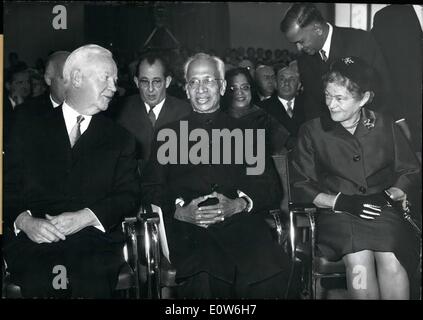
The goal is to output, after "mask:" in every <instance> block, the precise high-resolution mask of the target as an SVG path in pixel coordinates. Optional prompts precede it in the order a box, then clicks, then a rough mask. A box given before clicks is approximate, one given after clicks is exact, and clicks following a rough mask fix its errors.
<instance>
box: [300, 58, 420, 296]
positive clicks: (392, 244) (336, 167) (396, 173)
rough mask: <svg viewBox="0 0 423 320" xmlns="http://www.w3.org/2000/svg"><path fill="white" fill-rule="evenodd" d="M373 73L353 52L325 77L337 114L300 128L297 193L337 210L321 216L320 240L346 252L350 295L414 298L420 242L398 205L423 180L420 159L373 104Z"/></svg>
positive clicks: (335, 255) (337, 252)
mask: <svg viewBox="0 0 423 320" xmlns="http://www.w3.org/2000/svg"><path fill="white" fill-rule="evenodd" d="M372 72H373V71H372V69H371V68H370V67H369V66H368V65H367V63H366V62H365V61H363V60H361V59H359V58H356V57H347V58H343V59H339V60H338V61H335V62H334V63H333V64H332V67H331V69H330V71H329V72H328V74H326V75H325V76H324V88H325V95H326V104H327V106H328V108H329V111H330V115H327V116H322V117H320V118H316V119H313V120H311V121H309V122H307V123H306V124H304V126H303V127H302V129H301V130H300V135H299V140H298V144H297V147H296V149H295V151H294V155H293V165H294V168H296V169H297V170H296V171H297V172H298V174H299V176H300V177H301V178H299V179H298V181H296V182H295V184H294V186H295V189H294V192H295V194H297V195H299V196H300V199H297V200H301V201H307V202H313V203H314V204H315V205H316V206H317V207H319V208H331V209H332V210H327V211H328V212H330V214H329V213H320V214H318V216H317V229H318V239H317V240H318V243H319V245H320V248H321V249H322V251H323V254H324V255H325V256H326V257H327V258H328V259H329V260H334V261H335V260H339V259H341V258H342V259H343V261H344V263H345V265H346V272H347V287H348V292H349V294H350V297H351V298H356V299H408V298H409V287H410V282H409V277H410V276H411V275H412V273H414V272H415V271H416V269H417V266H418V264H417V263H418V256H419V253H418V252H419V251H418V245H419V243H418V240H417V238H416V237H415V232H414V230H413V229H412V227H411V225H410V224H409V223H408V222H406V221H405V220H404V219H403V217H402V212H401V210H400V209H399V208H398V207H401V204H402V203H403V202H404V201H405V200H406V198H407V195H408V194H409V193H410V191H412V190H413V188H417V187H418V185H419V179H420V165H419V163H418V160H417V158H416V157H415V154H414V153H413V151H412V149H411V147H410V145H409V144H408V141H407V139H406V138H405V136H404V135H403V134H402V132H401V130H400V129H399V128H398V126H397V125H396V124H395V123H394V121H393V120H392V119H391V118H389V117H387V116H385V115H383V114H379V113H375V112H373V111H371V110H369V109H368V108H367V107H366V105H367V104H369V103H370V102H371V99H372V96H373V92H372ZM385 191H386V192H387V194H388V195H390V198H391V200H392V202H396V203H397V204H398V207H397V206H395V205H394V206H390V205H389V204H388V202H387V200H386V199H387V198H386V197H384V193H385ZM324 248H330V250H325V249H324ZM329 251H330V252H329Z"/></svg>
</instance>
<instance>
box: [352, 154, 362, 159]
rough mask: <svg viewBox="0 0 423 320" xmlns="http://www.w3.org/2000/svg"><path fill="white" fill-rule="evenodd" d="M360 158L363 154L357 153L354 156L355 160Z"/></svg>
mask: <svg viewBox="0 0 423 320" xmlns="http://www.w3.org/2000/svg"><path fill="white" fill-rule="evenodd" d="M360 159H361V156H360V155H359V154H355V155H354V157H353V160H354V161H360Z"/></svg>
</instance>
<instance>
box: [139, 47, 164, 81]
mask: <svg viewBox="0 0 423 320" xmlns="http://www.w3.org/2000/svg"><path fill="white" fill-rule="evenodd" d="M144 61H147V63H148V64H149V65H150V66H151V65H153V64H154V63H155V62H156V61H158V62H159V63H160V64H161V65H162V66H163V69H164V76H165V77H167V76H170V75H171V73H170V69H169V65H168V63H167V60H166V59H165V58H164V56H163V55H162V54H161V53H160V52H157V51H148V52H145V53H144V54H142V55H141V57H140V58H139V60H138V63H137V69H136V71H135V76H136V77H138V74H139V70H140V65H141V64H142V63H143V62H144Z"/></svg>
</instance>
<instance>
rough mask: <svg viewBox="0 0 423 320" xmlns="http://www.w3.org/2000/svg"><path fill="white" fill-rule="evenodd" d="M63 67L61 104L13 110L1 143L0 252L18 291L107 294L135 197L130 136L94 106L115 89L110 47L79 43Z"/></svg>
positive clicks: (29, 294) (101, 105) (105, 104)
mask: <svg viewBox="0 0 423 320" xmlns="http://www.w3.org/2000/svg"><path fill="white" fill-rule="evenodd" d="M63 76H64V80H65V81H66V87H67V90H66V98H65V101H64V102H63V104H62V105H61V106H60V107H57V108H55V109H54V110H52V111H51V112H47V113H45V114H44V115H41V116H36V117H35V116H32V117H31V116H28V115H27V114H25V115H23V116H22V117H18V118H17V119H16V126H15V128H14V130H13V132H12V137H11V139H12V143H11V144H10V148H8V149H7V150H6V151H5V171H4V176H5V181H4V218H5V219H4V222H5V227H6V230H5V231H6V234H5V243H4V247H3V253H4V257H5V259H6V262H7V266H8V269H9V270H10V272H11V276H12V280H13V281H14V282H15V283H17V284H18V285H20V286H21V289H22V294H23V295H24V296H25V297H68V296H72V297H88V298H108V297H110V296H111V293H112V290H113V289H114V287H115V285H116V281H117V275H118V271H119V268H120V265H121V264H122V235H121V233H120V232H119V226H120V223H121V221H122V218H123V216H124V215H127V214H130V213H132V212H133V210H134V209H136V206H137V196H138V192H139V182H138V180H137V174H136V167H137V163H136V159H135V139H134V138H132V137H131V136H130V134H129V133H128V132H127V131H126V130H124V129H123V128H121V127H120V126H117V125H116V124H115V123H113V122H112V121H111V120H109V119H107V118H105V117H104V116H103V115H102V114H101V113H100V112H101V111H104V110H106V109H107V108H108V104H109V102H110V100H111V99H112V97H113V94H114V93H115V91H116V86H115V83H116V78H117V68H116V64H115V62H114V61H113V59H112V54H111V52H110V51H108V50H106V49H104V48H102V47H100V46H97V45H85V46H83V47H80V48H79V49H77V50H75V51H74V52H72V53H71V54H70V55H69V57H68V58H67V60H66V62H65V65H64V68H63ZM23 128H24V129H23ZM15 129H16V130H15Z"/></svg>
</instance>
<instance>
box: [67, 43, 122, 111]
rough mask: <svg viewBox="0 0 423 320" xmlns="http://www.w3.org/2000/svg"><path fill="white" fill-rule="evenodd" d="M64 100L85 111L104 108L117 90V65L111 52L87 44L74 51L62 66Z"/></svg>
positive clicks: (78, 109)
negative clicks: (64, 87)
mask: <svg viewBox="0 0 423 320" xmlns="http://www.w3.org/2000/svg"><path fill="white" fill-rule="evenodd" d="M63 78H64V81H65V86H66V94H65V96H66V102H67V103H68V104H69V105H70V106H71V107H72V108H73V109H75V110H76V111H78V112H79V113H81V114H84V115H94V114H96V113H98V112H100V111H105V110H107V108H108V106H109V102H110V100H111V99H112V98H113V95H114V93H115V92H116V82H117V66H116V63H115V62H114V60H113V57H112V53H111V52H110V51H109V50H107V49H105V48H103V47H100V46H98V45H94V44H89V45H85V46H82V47H80V48H78V49H76V50H75V51H73V52H72V53H71V54H70V55H69V57H68V58H67V59H66V62H65V65H64V66H63Z"/></svg>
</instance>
